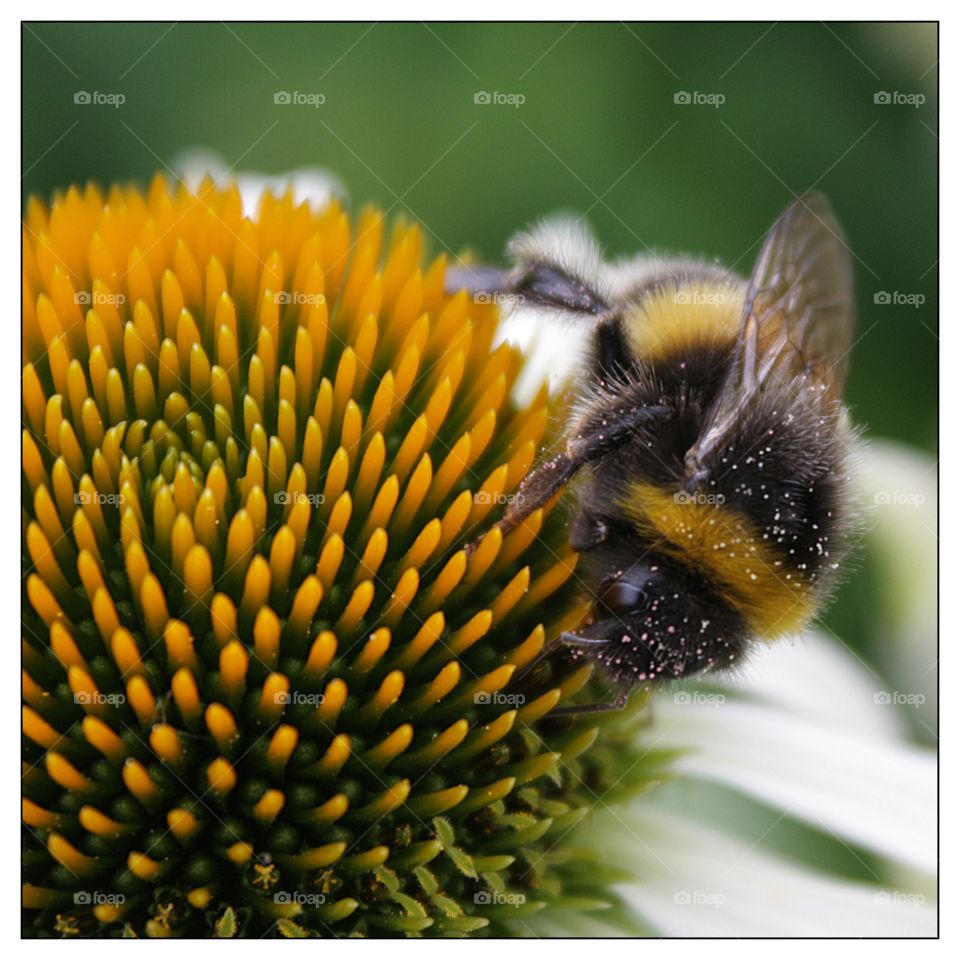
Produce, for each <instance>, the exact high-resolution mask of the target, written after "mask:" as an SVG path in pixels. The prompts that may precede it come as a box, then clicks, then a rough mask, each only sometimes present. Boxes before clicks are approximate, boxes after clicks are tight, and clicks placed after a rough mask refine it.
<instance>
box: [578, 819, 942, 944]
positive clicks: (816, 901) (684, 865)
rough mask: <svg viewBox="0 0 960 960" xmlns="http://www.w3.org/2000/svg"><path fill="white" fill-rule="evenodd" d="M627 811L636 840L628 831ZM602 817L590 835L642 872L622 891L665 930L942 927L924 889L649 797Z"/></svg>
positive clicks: (764, 932) (888, 931) (863, 932)
mask: <svg viewBox="0 0 960 960" xmlns="http://www.w3.org/2000/svg"><path fill="white" fill-rule="evenodd" d="M625 817H629V818H630V823H631V828H632V829H631V833H633V834H634V835H633V836H632V837H631V836H625V835H624V826H623V822H622V821H623V819H624V818H625ZM597 819H598V821H600V822H599V823H597V824H596V825H595V826H594V828H593V829H592V831H591V832H592V835H594V836H597V837H598V838H599V842H604V845H605V846H608V847H609V849H610V850H611V851H615V850H619V851H621V852H620V853H619V854H614V857H615V859H616V861H617V862H618V864H619V865H621V866H624V867H625V868H627V869H633V870H634V871H636V872H637V873H639V874H640V875H641V879H640V881H639V882H638V883H635V884H629V885H624V886H623V887H622V888H621V893H622V894H623V895H624V897H625V899H627V900H628V902H629V903H630V904H631V905H632V906H633V907H634V908H635V909H636V910H637V911H638V912H639V913H640V914H641V915H642V916H643V917H644V918H645V919H646V920H647V921H648V922H649V923H650V924H651V925H652V926H653V927H654V928H655V929H657V930H658V931H660V932H661V933H663V934H665V935H667V936H706V937H716V936H721V937H749V936H805V937H809V936H847V937H861V936H873V937H877V936H932V935H934V934H935V933H936V925H937V916H936V910H935V909H934V908H933V906H932V905H930V904H928V903H927V902H926V901H925V899H924V898H923V897H922V895H917V894H910V893H905V892H901V891H895V890H889V889H877V888H873V887H868V886H865V885H863V884H856V883H851V882H848V881H842V880H837V879H835V878H831V877H828V876H825V875H822V874H818V873H816V872H814V871H812V870H809V869H807V868H806V867H802V866H799V865H796V864H792V863H789V862H787V861H786V860H779V859H777V858H774V857H771V856H769V855H767V854H764V853H761V852H759V851H758V850H757V849H755V848H751V846H750V845H749V844H746V843H743V842H741V841H737V840H734V839H732V838H729V837H726V836H724V835H722V834H720V833H718V832H716V831H714V830H712V829H708V828H705V827H702V826H701V825H699V824H698V823H695V822H693V821H691V820H687V819H685V818H682V817H677V816H672V815H670V814H665V813H659V812H653V811H651V810H649V809H647V808H645V806H644V804H643V802H642V801H638V802H636V803H634V804H633V805H632V807H631V808H630V809H629V810H627V811H622V812H621V813H620V815H619V816H617V817H614V816H611V815H610V814H605V815H603V816H602V817H598V818H597ZM602 835H606V836H602ZM628 848H632V852H631V853H627V852H626V851H627V849H628Z"/></svg>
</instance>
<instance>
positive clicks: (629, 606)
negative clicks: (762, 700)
mask: <svg viewBox="0 0 960 960" xmlns="http://www.w3.org/2000/svg"><path fill="white" fill-rule="evenodd" d="M563 642H564V644H565V645H567V646H568V647H570V648H571V649H573V650H574V651H575V652H574V655H575V656H588V657H591V658H593V659H594V660H596V661H598V662H599V663H600V664H602V666H603V667H604V668H605V672H606V673H607V674H608V675H609V676H611V677H612V679H613V680H614V682H615V683H616V685H617V686H619V687H621V688H630V687H632V686H635V685H637V684H644V683H647V682H650V681H655V680H661V679H665V680H668V679H677V678H680V677H684V676H690V675H692V674H695V673H700V672H702V671H704V670H710V669H712V668H714V667H723V666H729V665H730V664H732V663H733V662H735V660H736V659H737V658H738V657H739V655H740V653H741V652H742V650H743V648H744V646H745V643H746V630H745V627H744V624H743V622H742V620H741V618H740V617H739V616H738V615H737V614H736V612H735V611H733V610H732V609H731V607H730V606H729V604H727V603H725V602H723V600H722V599H721V597H720V596H719V595H718V594H716V593H715V592H714V590H713V589H712V588H711V586H710V585H709V584H708V583H706V581H705V580H704V579H703V578H702V577H700V576H699V575H698V574H696V573H695V572H692V571H690V570H689V569H686V568H684V567H682V566H681V565H680V564H678V563H676V562H673V561H671V560H670V559H669V558H665V557H654V556H648V557H646V558H644V559H641V560H639V561H637V562H635V563H633V564H631V565H629V566H627V567H617V568H615V569H613V570H611V571H609V572H608V573H607V575H606V576H604V577H603V578H602V579H601V581H600V586H599V589H598V590H597V595H596V604H595V608H594V619H593V621H592V622H591V623H590V624H588V625H586V626H584V627H582V628H581V629H580V630H578V631H576V632H574V633H566V634H564V635H563Z"/></svg>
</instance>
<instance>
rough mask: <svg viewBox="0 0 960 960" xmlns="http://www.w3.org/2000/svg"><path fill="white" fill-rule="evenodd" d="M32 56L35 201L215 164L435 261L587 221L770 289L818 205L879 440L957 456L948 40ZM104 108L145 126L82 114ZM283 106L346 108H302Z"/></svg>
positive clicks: (243, 42) (719, 33)
mask: <svg viewBox="0 0 960 960" xmlns="http://www.w3.org/2000/svg"><path fill="white" fill-rule="evenodd" d="M23 55H24V56H23V82H24V128H23V169H24V176H23V184H22V185H23V192H24V196H27V195H28V194H30V193H38V194H40V195H49V194H50V193H51V192H52V191H54V190H56V189H58V188H62V187H64V186H66V185H67V184H69V183H71V182H74V181H84V180H87V179H95V180H98V181H100V182H106V181H111V180H115V179H135V180H139V181H142V182H146V181H147V180H148V179H149V178H150V176H151V175H152V174H153V173H154V172H155V171H156V170H157V169H159V168H161V167H162V166H163V164H170V163H171V162H172V161H173V160H174V157H175V156H176V155H177V154H178V153H180V152H181V151H183V150H185V149H187V148H190V147H204V148H209V149H212V150H214V151H216V152H217V153H219V154H221V155H222V157H223V158H224V161H225V164H226V165H227V166H233V165H235V169H237V170H259V171H264V172H270V173H279V172H282V171H285V170H290V169H292V168H296V167H302V166H307V165H315V166H319V167H322V168H326V169H328V170H330V171H333V172H334V173H335V174H336V175H337V176H338V177H339V178H340V180H342V182H343V183H344V184H345V186H346V189H347V192H348V195H349V200H350V202H351V204H352V205H355V206H360V205H362V204H363V203H366V202H368V201H374V202H376V203H378V204H380V205H381V206H382V207H384V208H386V209H391V210H392V212H393V213H399V212H404V213H405V214H407V215H409V216H412V217H415V218H417V219H418V220H420V221H422V222H423V223H424V224H425V225H426V227H427V230H428V232H429V235H430V238H431V243H432V245H433V247H434V249H435V250H439V249H443V248H446V249H449V250H461V249H462V248H464V247H467V246H469V247H472V248H474V249H476V250H477V251H478V252H480V253H481V254H482V255H484V256H486V257H491V258H493V257H497V256H499V254H500V252H501V251H502V249H503V245H504V243H505V241H506V240H507V239H508V237H509V236H510V234H511V233H512V232H513V231H514V230H516V229H517V228H518V227H520V226H523V225H525V224H527V223H529V222H530V221H531V220H533V219H535V218H537V217H538V216H541V215H543V214H545V213H548V212H550V211H554V210H557V209H560V208H564V209H569V210H575V211H579V212H583V211H587V212H588V218H589V220H590V221H591V222H592V224H593V226H594V228H595V230H596V232H597V235H598V236H599V237H600V239H601V241H602V243H603V244H604V246H605V247H606V249H607V251H608V253H609V254H611V255H617V254H623V253H629V252H633V251H636V250H640V249H643V248H644V247H645V246H646V247H653V248H661V249H662V248H667V249H670V248H672V249H676V250H682V251H687V252H691V253H703V254H707V255H709V256H716V257H718V258H720V259H721V260H722V261H723V262H725V263H727V264H731V265H735V266H736V267H737V268H738V269H739V270H740V271H742V272H744V273H748V272H749V270H750V267H751V264H752V261H753V258H754V256H755V255H756V251H757V248H758V246H759V243H760V240H761V238H762V236H763V234H764V232H765V231H766V229H767V227H768V226H769V225H770V223H771V222H772V220H773V219H774V218H775V217H776V215H777V214H778V213H779V212H780V210H781V209H782V208H783V207H784V206H785V205H786V204H787V203H788V202H789V200H790V198H791V196H792V194H794V193H798V192H801V191H803V190H806V189H809V188H810V187H813V186H815V187H816V188H817V189H820V190H823V191H824V192H826V193H827V194H828V195H829V197H830V198H831V201H832V203H833V205H834V207H835V208H836V210H837V213H838V215H839V217H840V219H841V222H842V223H843V224H845V226H846V229H847V232H848V236H849V242H850V247H851V249H852V251H853V253H854V255H855V258H856V261H857V263H856V270H857V281H858V290H859V300H860V317H859V327H858V332H859V336H860V339H859V341H858V342H857V344H856V347H855V350H854V353H853V365H852V374H851V383H850V388H849V392H848V395H849V398H850V400H851V402H852V404H853V406H854V408H855V416H856V419H857V420H858V422H860V423H863V424H865V425H866V428H867V434H868V436H881V437H892V438H897V439H900V440H903V441H906V442H908V443H910V444H913V445H915V446H919V447H921V448H924V449H925V450H927V451H929V452H933V451H935V448H936V399H937V346H938V344H937V316H938V310H937V296H936V294H937V276H938V269H937V250H938V247H937V147H938V142H937V134H938V127H937V96H936V95H937V72H938V71H937V32H936V26H935V25H933V24H904V23H899V24H892V23H891V24H868V23H859V24H828V25H825V24H814V23H776V24H774V23H714V24H708V23H703V24H698V23H685V24H671V23H656V24H638V23H631V24H570V23H537V24H517V23H506V24H505V23H482V24H468V23H463V24H429V25H428V24H375V25H374V24H369V23H360V24H355V23H340V24H257V23H231V24H222V23H210V24H170V23H136V24H132V23H128V24H125V23H112V24H111V23H104V24H96V23H84V24H79V23H28V24H25V25H24V28H23ZM81 90H82V91H88V92H93V91H97V92H99V93H101V94H122V95H123V97H124V98H125V99H124V103H123V104H122V106H119V107H113V106H110V105H106V104H102V105H98V104H90V105H77V104H75V103H74V94H75V93H76V92H77V91H81ZM281 90H283V91H289V92H293V91H297V92H299V93H303V94H322V95H323V98H324V102H323V104H322V105H321V106H318V107H312V106H309V105H305V104H304V105H297V104H290V105H277V104H275V103H274V94H275V93H276V92H277V91H281ZM479 92H486V93H488V94H490V95H491V97H490V99H491V100H494V101H495V100H512V101H513V103H507V102H499V103H498V102H491V103H488V104H482V103H481V104H478V103H475V96H476V94H478V93H479ZM680 93H686V94H689V95H690V97H689V99H690V100H697V99H704V97H703V96H700V97H695V96H694V94H700V95H705V96H706V98H707V99H712V100H713V102H714V103H716V101H718V100H719V99H720V97H722V98H723V102H722V104H719V105H711V104H708V103H687V104H684V103H677V102H675V99H676V97H677V94H680ZM493 94H499V95H501V96H499V97H494V96H493ZM717 95H720V96H719V97H718V96H717ZM878 95H879V96H878ZM521 97H522V98H523V102H522V103H520V104H519V105H517V103H516V102H517V101H519V100H520V98H521ZM680 99H683V98H682V97H681V98H680ZM878 99H879V100H880V101H884V100H888V101H890V102H879V103H878V102H876V101H877V100H878ZM884 293H886V294H889V295H890V296H889V298H888V299H890V300H891V301H898V300H899V301H903V302H890V303H883V302H876V301H877V300H880V301H882V300H883V299H884V297H883V296H879V295H880V294H884ZM895 294H898V295H899V296H895ZM883 595H884V590H883V589H882V587H881V585H880V582H879V580H877V579H876V578H875V577H874V574H873V567H872V565H871V564H870V563H866V564H865V565H864V568H863V569H862V573H861V575H858V576H857V577H856V578H854V580H853V582H851V584H850V585H849V586H848V587H847V588H846V589H845V592H844V595H843V598H842V601H841V602H840V603H838V604H837V605H835V607H834V609H833V611H832V612H831V614H830V617H829V618H828V624H831V625H832V626H833V627H834V629H836V630H837V631H838V632H839V633H840V634H841V635H842V636H844V637H845V638H848V640H849V642H851V643H852V644H853V645H854V646H855V647H856V648H857V649H859V650H860V651H862V653H864V654H865V655H866V656H867V657H868V658H869V659H874V654H875V651H873V650H871V649H870V647H871V643H870V641H869V640H867V639H866V638H868V637H872V636H874V631H873V630H872V629H871V626H873V624H872V623H871V619H874V620H875V619H877V618H882V615H883V614H884V610H883V606H882V603H881V604H878V603H877V597H878V596H880V597H882V596H883Z"/></svg>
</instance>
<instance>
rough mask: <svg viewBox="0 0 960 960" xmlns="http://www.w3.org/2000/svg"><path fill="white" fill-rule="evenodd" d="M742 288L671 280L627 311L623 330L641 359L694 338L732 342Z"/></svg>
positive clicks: (664, 353) (739, 315)
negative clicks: (677, 284)
mask: <svg viewBox="0 0 960 960" xmlns="http://www.w3.org/2000/svg"><path fill="white" fill-rule="evenodd" d="M743 304H744V290H743V288H742V287H741V286H740V285H739V284H737V283H735V282H733V283H723V282H717V281H715V280H699V281H694V282H690V283H685V284H681V285H679V286H674V285H672V284H671V285H667V286H666V287H664V288H662V289H658V290H657V291H656V292H654V293H652V294H650V295H649V296H647V297H645V298H644V299H643V300H642V302H641V303H640V304H639V305H638V306H637V307H636V308H635V309H633V310H631V311H629V312H628V313H627V314H626V316H625V317H624V331H625V333H626V335H627V339H628V340H629V342H630V346H631V347H632V348H633V351H634V353H635V354H636V355H637V356H638V357H640V358H642V359H653V360H656V359H657V358H659V357H667V356H669V355H670V354H673V353H675V352H676V351H677V350H679V349H682V348H683V347H685V346H688V345H691V344H716V343H731V342H732V341H733V340H734V339H735V338H736V336H737V333H738V332H739V330H740V321H741V319H742V317H743Z"/></svg>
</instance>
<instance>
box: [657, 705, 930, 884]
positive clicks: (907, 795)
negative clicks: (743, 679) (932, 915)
mask: <svg viewBox="0 0 960 960" xmlns="http://www.w3.org/2000/svg"><path fill="white" fill-rule="evenodd" d="M655 716H656V719H657V725H656V730H657V731H658V732H659V736H658V737H657V746H658V747H673V748H676V749H689V751H690V752H689V753H686V754H685V755H684V756H683V757H681V758H680V759H679V760H678V761H677V762H676V764H675V768H676V769H677V770H678V771H679V772H682V773H686V774H688V775H690V776H695V777H703V778H706V779H709V780H715V781H717V782H719V783H723V784H726V785H728V786H731V787H733V788H735V789H738V790H741V791H743V792H745V793H747V794H749V795H751V796H753V797H755V798H757V799H759V800H761V801H763V802H764V803H766V804H768V805H770V806H772V807H774V808H775V809H777V810H783V811H785V812H786V813H788V814H790V815H792V816H794V817H796V818H797V819H800V820H803V821H806V822H807V823H810V824H812V825H813V826H814V827H816V828H818V829H821V830H823V831H825V832H826V833H828V834H831V835H833V836H835V837H838V838H839V839H841V840H846V841H848V842H852V843H855V844H858V845H861V846H863V847H866V848H868V849H870V850H873V851H875V852H877V853H879V854H881V855H883V856H885V857H888V858H890V859H892V860H895V861H899V862H901V863H903V864H905V865H907V866H910V867H913V868H915V869H917V870H919V871H921V872H923V873H928V874H930V875H933V874H934V873H935V871H936V855H937V836H936V832H937V825H936V796H937V794H936V788H937V770H936V759H935V756H934V755H933V753H932V752H930V751H927V750H924V749H921V748H919V747H915V746H913V745H911V744H909V743H906V742H897V741H894V740H884V739H880V738H877V737H876V736H868V735H864V734H863V733H862V732H860V731H858V730H856V729H852V730H851V729H843V728H840V727H832V726H829V725H825V724H824V723H821V722H818V721H817V720H816V719H812V718H808V717H801V716H796V715H791V714H788V713H786V712H784V711H781V710H777V709H775V708H771V707H769V706H767V705H765V704H758V703H747V702H738V701H735V700H732V699H730V700H727V701H726V702H724V703H721V704H716V705H712V704H704V703H696V702H693V703H687V704H684V703H680V704H677V703H674V702H671V701H670V700H669V699H665V700H664V701H662V702H660V703H658V705H657V707H656V712H655Z"/></svg>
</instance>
